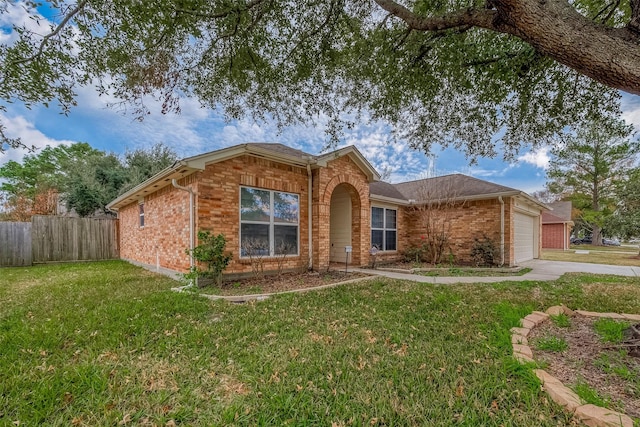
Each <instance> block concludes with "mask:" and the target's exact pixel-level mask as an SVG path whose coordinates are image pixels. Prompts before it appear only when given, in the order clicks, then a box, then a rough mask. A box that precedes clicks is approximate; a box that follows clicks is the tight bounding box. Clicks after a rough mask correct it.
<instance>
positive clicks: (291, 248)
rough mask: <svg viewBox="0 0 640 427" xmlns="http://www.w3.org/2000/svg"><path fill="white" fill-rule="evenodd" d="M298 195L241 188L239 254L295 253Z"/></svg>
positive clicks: (298, 216)
mask: <svg viewBox="0 0 640 427" xmlns="http://www.w3.org/2000/svg"><path fill="white" fill-rule="evenodd" d="M299 223H300V203H299V197H298V195H297V194H291V193H284V192H282V191H272V190H263V189H259V188H250V187H240V256H242V257H249V256H275V255H283V254H284V255H298V246H299V245H298V236H299V233H298V229H299V225H300V224H299Z"/></svg>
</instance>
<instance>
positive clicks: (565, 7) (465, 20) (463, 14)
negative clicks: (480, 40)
mask: <svg viewBox="0 0 640 427" xmlns="http://www.w3.org/2000/svg"><path fill="white" fill-rule="evenodd" d="M376 2H377V3H378V4H379V5H380V6H381V7H382V8H383V9H385V10H386V11H387V12H389V13H391V14H393V15H395V16H397V17H399V18H401V19H403V20H404V21H405V22H406V23H407V25H408V26H409V27H410V28H412V29H414V30H416V31H442V30H445V29H450V28H465V27H469V26H472V27H479V28H485V29H488V30H491V31H497V32H501V33H505V34H511V35H514V36H516V37H518V38H520V39H522V40H523V41H525V42H527V43H529V44H530V45H531V46H533V47H534V48H535V49H536V50H538V51H539V52H541V53H543V54H544V55H547V56H549V57H550V58H553V59H554V60H556V61H558V62H559V63H561V64H564V65H566V66H568V67H570V68H573V69H574V70H576V71H578V72H579V73H581V74H584V75H586V76H589V77H591V78H592V79H594V80H597V81H599V82H600V83H603V84H605V85H607V86H610V87H614V88H617V89H621V90H624V91H626V92H629V93H633V94H636V95H640V28H639V27H640V24H639V22H640V2H638V0H632V1H631V3H632V18H631V20H630V22H629V23H628V24H627V26H626V27H624V28H610V27H606V26H604V25H601V24H597V23H595V22H594V21H593V20H591V19H589V18H586V17H584V16H582V15H580V14H579V13H578V12H577V11H576V9H575V7H574V6H572V5H571V3H570V2H569V1H567V0H490V1H489V2H487V3H488V5H489V7H487V8H485V9H480V8H478V9H475V8H467V9H461V10H459V11H456V12H453V13H450V14H447V15H443V16H437V17H433V16H430V17H420V16H417V15H415V14H414V13H413V12H411V11H409V10H408V9H406V8H404V7H403V6H401V5H399V4H397V3H396V2H394V1H391V0H376Z"/></svg>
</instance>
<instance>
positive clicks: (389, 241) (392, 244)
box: [371, 207, 398, 251]
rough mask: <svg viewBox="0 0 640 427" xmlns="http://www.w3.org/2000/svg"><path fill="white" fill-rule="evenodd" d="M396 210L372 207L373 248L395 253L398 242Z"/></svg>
mask: <svg viewBox="0 0 640 427" xmlns="http://www.w3.org/2000/svg"><path fill="white" fill-rule="evenodd" d="M397 216H398V211H397V210H396V209H388V208H377V207H371V246H372V247H373V246H375V247H376V248H378V250H381V251H395V250H396V247H397V246H396V241H397V234H398V232H397V228H396V227H397V225H396V223H397Z"/></svg>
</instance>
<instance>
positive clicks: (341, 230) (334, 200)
mask: <svg viewBox="0 0 640 427" xmlns="http://www.w3.org/2000/svg"><path fill="white" fill-rule="evenodd" d="M352 210H353V208H352V206H351V195H350V194H349V191H347V189H346V188H345V186H344V185H338V186H337V187H336V188H335V190H333V194H331V205H330V214H329V215H330V216H329V218H330V219H329V221H330V224H329V261H330V262H345V259H346V251H345V247H346V246H351V247H353V244H352V241H351V217H352V215H351V212H352Z"/></svg>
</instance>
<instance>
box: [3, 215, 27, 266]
mask: <svg viewBox="0 0 640 427" xmlns="http://www.w3.org/2000/svg"><path fill="white" fill-rule="evenodd" d="M31 263H32V262H31V223H30V222H0V266H15V267H21V266H24V265H31Z"/></svg>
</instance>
